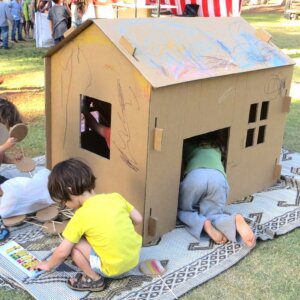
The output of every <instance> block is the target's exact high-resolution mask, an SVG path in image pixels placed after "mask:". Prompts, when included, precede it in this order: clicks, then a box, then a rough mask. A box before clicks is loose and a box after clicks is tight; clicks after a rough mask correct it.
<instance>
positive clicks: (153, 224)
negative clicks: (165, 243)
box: [148, 217, 158, 236]
mask: <svg viewBox="0 0 300 300" xmlns="http://www.w3.org/2000/svg"><path fill="white" fill-rule="evenodd" d="M157 224H158V219H157V218H154V217H149V221H148V235H150V236H156V235H157Z"/></svg>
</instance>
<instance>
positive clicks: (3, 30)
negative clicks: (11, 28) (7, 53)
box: [1, 26, 8, 49]
mask: <svg viewBox="0 0 300 300" xmlns="http://www.w3.org/2000/svg"><path fill="white" fill-rule="evenodd" d="M1 36H2V42H3V44H2V46H3V48H4V49H8V26H2V27H1Z"/></svg>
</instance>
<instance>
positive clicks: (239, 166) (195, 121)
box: [145, 67, 292, 240]
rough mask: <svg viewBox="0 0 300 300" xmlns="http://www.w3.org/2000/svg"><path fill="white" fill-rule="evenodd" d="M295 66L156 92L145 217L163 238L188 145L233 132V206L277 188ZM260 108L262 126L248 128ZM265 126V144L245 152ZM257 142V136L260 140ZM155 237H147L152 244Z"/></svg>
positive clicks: (230, 165)
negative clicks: (158, 147) (158, 132)
mask: <svg viewBox="0 0 300 300" xmlns="http://www.w3.org/2000/svg"><path fill="white" fill-rule="evenodd" d="M291 75H292V67H284V68H274V69H269V70H264V71H255V72H249V73H245V74H239V75H230V76H222V77H217V78H212V79H207V80H202V81H195V82H190V83H186V84H178V85H175V86H169V87H165V88H160V89H157V90H153V96H152V101H151V113H150V126H149V148H148V151H149V157H148V175H147V189H146V207H145V212H146V214H145V217H146V218H147V215H148V216H149V214H150V211H151V215H152V217H155V218H157V219H158V235H160V234H162V233H164V232H166V231H168V230H170V229H172V228H173V227H174V224H175V220H176V213H177V202H178V191H179V181H180V171H181V158H182V145H183V140H184V139H186V138H189V137H192V136H196V135H200V134H203V133H206V132H210V131H215V130H218V129H223V128H227V127H229V128H230V137H229V145H228V157H227V175H228V180H229V183H230V186H231V193H230V198H229V201H233V200H237V199H240V198H241V197H244V196H246V195H248V194H250V193H253V192H256V191H259V190H262V189H263V188H265V187H267V186H270V185H271V184H272V183H274V181H275V179H274V177H273V172H274V167H275V160H276V159H277V158H278V156H279V152H280V148H281V144H282V139H283V130H284V121H285V116H286V114H285V113H283V112H282V104H283V100H282V99H283V95H282V93H285V92H287V93H288V91H289V87H290V82H291ZM263 101H269V111H268V118H267V120H263V121H260V120H259V113H260V107H261V103H262V102H263ZM252 103H258V109H257V122H255V123H254V124H249V123H248V116H249V109H250V105H251V104H252ZM155 122H156V127H159V128H162V129H163V139H162V151H161V152H158V151H155V150H154V149H153V142H154V141H153V131H154V127H155ZM261 125H266V132H265V142H264V143H262V144H259V145H256V142H255V143H254V145H253V146H252V147H248V148H245V141H246V135H247V130H248V128H250V127H253V126H254V127H256V128H259V126H261ZM254 138H255V140H257V133H256V135H255V137H254ZM151 238H152V237H150V236H148V237H146V240H151Z"/></svg>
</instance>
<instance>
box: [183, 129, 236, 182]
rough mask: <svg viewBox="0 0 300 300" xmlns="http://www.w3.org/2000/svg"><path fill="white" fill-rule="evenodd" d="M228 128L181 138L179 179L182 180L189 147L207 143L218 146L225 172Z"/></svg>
mask: <svg viewBox="0 0 300 300" xmlns="http://www.w3.org/2000/svg"><path fill="white" fill-rule="evenodd" d="M229 134H230V128H223V129H219V130H216V131H211V132H207V133H205V134H201V135H197V136H194V137H191V138H188V139H185V140H183V149H182V163H181V176H180V178H181V180H183V178H184V176H185V175H186V174H185V168H186V163H187V161H186V157H185V156H186V153H187V152H189V149H193V148H195V147H196V146H200V145H203V146H205V144H206V145H208V144H207V141H209V144H210V145H211V146H213V147H219V148H220V149H221V153H222V164H223V166H224V169H225V172H226V165H227V152H228V151H227V149H228V141H229Z"/></svg>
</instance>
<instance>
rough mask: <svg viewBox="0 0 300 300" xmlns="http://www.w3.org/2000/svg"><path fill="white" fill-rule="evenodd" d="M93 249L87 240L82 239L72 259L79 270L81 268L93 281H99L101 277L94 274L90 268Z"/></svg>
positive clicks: (73, 251)
mask: <svg viewBox="0 0 300 300" xmlns="http://www.w3.org/2000/svg"><path fill="white" fill-rule="evenodd" d="M91 249H92V248H91V246H90V244H89V243H88V242H87V241H86V239H84V238H82V239H81V240H80V242H79V243H77V244H76V245H75V246H74V248H73V250H72V252H71V257H72V259H73V261H74V262H75V264H76V265H77V266H78V268H80V269H81V270H82V271H83V272H84V273H85V274H86V275H87V276H88V277H90V278H92V279H93V280H98V279H99V278H100V275H99V274H97V273H96V272H94V271H93V270H92V268H91V266H90V252H91Z"/></svg>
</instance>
